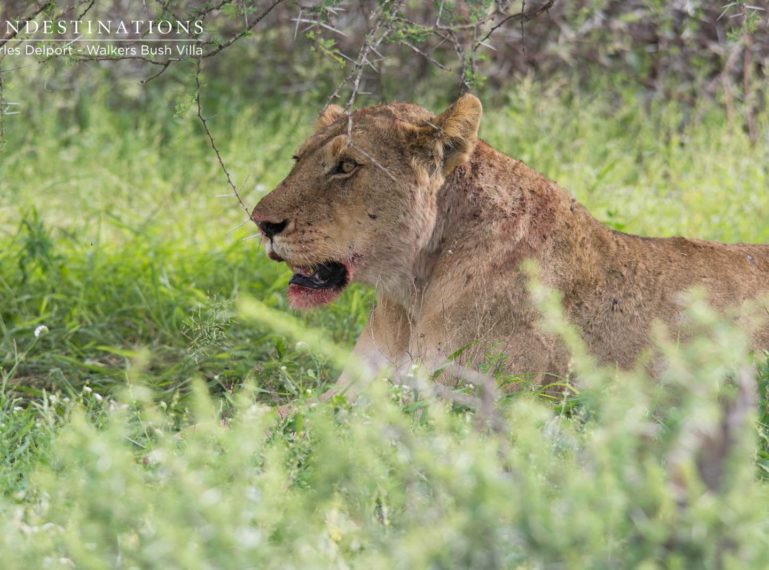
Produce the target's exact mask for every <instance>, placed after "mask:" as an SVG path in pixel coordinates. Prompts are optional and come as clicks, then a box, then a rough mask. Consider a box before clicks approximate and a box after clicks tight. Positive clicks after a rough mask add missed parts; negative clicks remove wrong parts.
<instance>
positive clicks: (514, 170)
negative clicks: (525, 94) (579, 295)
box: [395, 141, 611, 314]
mask: <svg viewBox="0 0 769 570" xmlns="http://www.w3.org/2000/svg"><path fill="white" fill-rule="evenodd" d="M610 233H611V232H610V230H608V228H606V227H604V226H603V225H602V224H601V223H600V222H598V221H597V220H595V219H594V218H592V216H590V214H589V213H588V212H587V210H585V208H583V207H582V206H581V205H580V204H578V203H577V202H576V200H574V198H572V197H571V195H570V194H568V193H567V192H566V191H564V190H562V189H561V188H559V187H558V186H557V185H556V184H554V183H553V182H551V181H549V180H547V179H546V178H545V177H544V176H543V175H541V174H539V173H538V172H536V171H535V170H533V169H531V168H529V167H527V166H526V165H525V164H523V163H522V162H520V161H518V160H514V159H512V158H510V157H508V156H506V155H504V154H502V153H500V152H498V151H496V150H494V149H493V148H491V147H490V146H488V145H487V144H486V143H484V142H482V141H479V143H478V146H477V148H476V150H475V152H474V153H473V156H472V157H471V159H470V161H469V162H468V163H467V164H465V165H463V166H460V167H458V168H456V169H455V170H454V172H452V173H451V174H450V175H449V176H448V177H447V179H446V180H445V182H444V183H443V185H442V187H441V188H440V190H439V191H438V195H437V215H436V223H435V227H434V229H433V233H432V236H431V238H430V239H429V241H428V242H427V245H426V246H425V247H424V248H423V250H422V251H421V252H419V254H418V256H417V258H416V262H415V264H414V266H413V268H412V274H411V275H410V276H409V278H408V282H407V283H405V284H404V287H403V289H402V291H401V292H400V294H397V295H395V297H396V298H399V299H400V300H401V304H402V305H403V306H404V308H405V309H407V310H408V312H409V313H411V314H418V313H419V312H420V311H419V309H420V306H421V304H422V302H423V295H424V293H425V291H426V290H428V289H430V288H436V287H446V286H447V284H448V283H449V282H451V283H453V281H452V280H453V279H457V278H458V276H459V277H462V276H463V275H464V278H465V279H472V278H474V277H477V278H483V275H484V274H489V273H490V272H496V273H498V272H500V271H509V270H511V269H514V268H515V267H516V266H517V264H518V263H519V262H520V261H522V260H523V259H526V258H533V259H535V260H538V261H540V262H541V263H542V262H546V263H547V264H548V265H554V266H557V265H559V263H558V258H564V260H566V258H569V257H572V258H573V257H574V256H578V257H579V258H581V260H582V261H583V263H582V264H581V265H580V266H581V267H584V268H585V271H586V272H587V273H586V275H585V276H582V275H575V274H573V272H572V273H570V274H568V275H566V274H565V275H563V276H556V277H560V279H557V280H558V281H561V280H563V281H564V283H563V284H564V285H566V283H565V281H567V280H571V281H573V280H575V279H576V280H583V279H589V274H590V272H591V267H594V266H596V265H598V264H600V263H602V260H601V258H603V257H604V256H605V255H606V253H607V252H606V251H605V249H606V244H607V243H608V242H609V241H610V239H609V234H610ZM554 244H555V245H554ZM563 266H573V263H564V264H563ZM468 276H469V277H468Z"/></svg>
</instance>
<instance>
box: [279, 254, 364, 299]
mask: <svg viewBox="0 0 769 570" xmlns="http://www.w3.org/2000/svg"><path fill="white" fill-rule="evenodd" d="M292 269H293V270H294V274H293V275H292V276H291V279H290V280H289V282H288V300H289V302H290V303H291V305H293V306H294V307H296V308H298V309H310V308H312V307H317V306H319V305H325V304H326V303H330V302H331V301H333V300H334V299H336V298H337V297H338V296H339V295H340V294H341V293H342V291H343V290H344V288H345V287H346V286H347V284H348V283H349V282H350V271H349V269H348V267H347V266H346V265H345V264H343V263H339V262H337V261H327V262H325V263H320V264H318V265H314V266H312V267H292Z"/></svg>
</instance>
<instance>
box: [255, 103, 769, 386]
mask: <svg viewBox="0 0 769 570" xmlns="http://www.w3.org/2000/svg"><path fill="white" fill-rule="evenodd" d="M481 114H482V107H481V103H480V101H479V100H478V99H477V98H476V97H474V96H472V95H464V96H462V97H461V98H460V99H458V100H457V101H456V102H455V103H454V104H453V105H452V106H451V107H449V108H448V109H447V110H446V111H444V112H443V113H442V114H440V115H437V116H435V115H433V114H431V113H430V112H428V111H427V110H425V109H423V108H422V107H419V106H417V105H409V104H402V103H395V104H390V105H380V106H376V107H370V108H366V109H360V110H358V111H355V112H354V113H353V114H352V116H351V123H348V117H347V115H346V114H345V113H344V112H343V110H342V109H341V108H339V107H336V106H333V105H332V106H329V107H328V108H326V110H325V111H324V112H323V114H322V115H321V117H320V118H319V120H318V123H317V125H316V131H315V133H314V134H313V135H312V136H311V137H310V138H309V139H308V140H307V141H305V143H304V144H303V145H302V146H301V147H300V148H299V150H298V151H297V152H296V155H295V156H294V159H295V161H296V164H295V165H294V167H293V169H292V170H291V172H290V173H289V175H288V176H287V177H286V178H285V179H284V180H283V181H282V182H281V183H280V184H279V185H278V187H277V188H275V189H274V190H273V191H272V192H270V193H269V194H268V195H266V196H265V197H264V198H262V200H261V201H260V202H259V203H258V204H257V206H256V207H255V208H254V210H253V214H252V218H253V220H254V221H255V222H256V223H257V224H258V226H259V228H261V231H262V233H263V239H264V243H265V245H266V248H267V252H268V254H269V256H270V258H272V259H273V260H276V261H285V262H286V263H288V265H289V266H290V267H291V268H292V270H293V271H294V272H295V273H294V275H293V276H292V277H291V280H290V282H289V285H288V298H289V300H290V302H291V303H292V305H293V306H295V307H299V308H309V307H316V306H318V305H323V304H325V303H329V302H330V301H332V300H333V299H335V298H336V297H337V296H339V294H340V293H341V292H342V290H343V289H344V288H345V287H346V286H347V285H348V284H349V283H351V282H353V281H357V282H361V283H367V284H369V285H371V286H373V287H375V288H376V291H377V294H378V303H377V306H376V308H375V309H374V311H373V313H372V314H371V318H370V320H369V322H368V324H367V326H366V328H365V330H364V331H363V334H362V335H361V336H360V338H359V339H358V342H357V344H356V346H355V350H354V353H355V354H356V355H357V356H358V357H360V359H361V360H362V361H364V362H366V363H368V364H369V365H370V366H371V368H372V369H374V370H376V369H378V368H380V367H383V366H389V367H391V368H392V369H394V370H396V371H397V370H399V369H403V368H404V366H408V365H410V364H411V363H422V364H425V365H426V366H428V367H429V366H431V365H436V364H437V363H439V362H443V361H444V360H445V358H446V357H447V356H448V355H451V354H452V353H454V352H455V351H457V350H458V349H461V348H463V347H465V349H464V351H463V352H462V359H463V360H464V361H465V362H466V363H472V362H474V361H477V359H479V358H482V357H483V355H484V353H487V352H488V351H489V349H490V348H491V349H493V350H494V351H495V352H496V353H503V354H504V355H505V357H506V359H505V360H506V362H505V365H506V367H507V369H508V371H509V372H511V373H514V374H522V375H530V376H533V377H534V378H535V379H536V380H538V381H540V382H541V381H543V380H544V379H545V378H546V377H547V376H549V375H552V376H556V377H559V376H563V375H565V374H566V373H567V369H568V364H569V355H568V354H567V352H566V350H565V349H564V347H563V346H562V344H561V343H559V342H558V341H557V340H555V339H554V338H553V337H551V336H549V335H547V334H545V333H544V332H543V331H542V330H541V329H540V328H539V327H538V325H537V323H538V320H539V319H540V316H539V314H538V312H537V311H536V310H535V309H534V308H533V306H532V304H531V302H530V300H529V296H528V293H527V288H526V277H525V275H524V274H523V272H522V270H521V268H520V264H521V262H522V261H523V260H525V259H533V260H535V261H536V262H537V263H538V265H539V266H540V268H541V273H542V279H543V281H544V282H545V284H547V285H549V286H551V287H555V288H557V289H559V290H560V291H561V292H562V294H563V301H564V308H565V311H566V314H567V315H568V317H569V318H570V319H571V321H572V322H573V323H574V324H576V325H577V326H578V327H579V328H580V330H581V331H582V334H583V337H584V340H585V342H586V344H587V346H588V347H589V349H590V350H591V351H592V352H593V353H594V354H595V355H596V356H597V357H598V358H599V359H600V360H601V361H603V362H607V363H616V364H617V365H618V366H620V367H623V368H627V367H630V366H632V365H633V363H634V362H635V360H636V358H637V357H638V356H639V354H640V353H641V352H642V350H643V349H644V348H645V347H646V346H647V344H648V335H649V329H650V325H651V323H652V321H653V320H655V319H659V320H661V321H662V322H664V323H666V324H667V325H669V326H670V327H671V328H672V330H673V331H674V332H675V331H677V330H678V329H679V328H680V326H681V320H680V319H679V318H678V315H679V313H680V310H681V307H680V305H679V303H678V294H679V293H680V292H682V291H683V290H685V289H688V288H691V287H693V286H697V285H699V286H702V287H704V288H705V289H706V290H707V292H708V295H709V300H710V302H711V303H712V304H713V305H714V306H715V307H717V308H719V309H723V308H726V307H728V306H731V305H737V304H740V303H742V302H743V301H745V300H748V299H751V298H753V297H756V296H757V295H759V294H760V293H761V292H766V291H769V246H767V245H724V244H720V243H713V242H706V241H699V240H689V239H684V238H669V239H656V238H642V237H637V236H633V235H627V234H624V233H621V232H618V231H613V230H611V229H609V228H607V227H605V226H603V225H602V224H601V223H600V222H598V221H597V220H595V219H594V218H593V217H592V216H591V215H590V214H589V213H588V212H587V210H586V209H585V208H584V207H582V206H581V205H580V204H578V203H577V202H576V200H575V199H574V198H572V197H571V196H570V195H569V194H568V193H567V192H566V191H564V190H563V189H561V188H559V187H558V186H557V185H556V184H555V183H553V182H551V181H549V180H547V179H546V178H545V177H544V176H542V175H541V174H539V173H538V172H535V171H534V170H532V169H530V168H528V167H527V166H526V165H525V164H523V163H522V162H520V161H518V160H514V159H512V158H510V157H508V156H506V155H504V154H502V153H500V152H497V151H496V150H494V149H493V148H491V147H490V146H489V145H487V144H486V143H484V142H483V141H481V140H479V139H478V127H479V125H480V121H481ZM350 129H351V130H350ZM350 135H351V138H350ZM753 341H754V346H755V348H757V349H760V348H769V328H763V329H761V330H760V331H759V332H758V333H756V335H755V336H754V338H753ZM468 347H469V348H468ZM346 381H347V379H346V378H345V375H344V374H343V375H342V378H341V379H340V383H341V385H342V386H344V384H345V383H346Z"/></svg>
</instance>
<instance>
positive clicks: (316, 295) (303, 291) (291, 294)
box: [288, 283, 344, 309]
mask: <svg viewBox="0 0 769 570" xmlns="http://www.w3.org/2000/svg"><path fill="white" fill-rule="evenodd" d="M343 290H344V287H335V288H333V289H311V288H309V287H302V286H301V285H295V284H293V283H292V284H290V285H289V286H288V302H289V303H291V306H292V307H294V308H295V309H313V308H315V307H320V306H321V305H327V304H328V303H330V302H331V301H333V300H334V299H336V298H337V297H339V295H341V294H342V291H343Z"/></svg>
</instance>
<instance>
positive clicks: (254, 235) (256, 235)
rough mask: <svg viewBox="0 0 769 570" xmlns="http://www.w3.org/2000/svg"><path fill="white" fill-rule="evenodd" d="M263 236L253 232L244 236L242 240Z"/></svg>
mask: <svg viewBox="0 0 769 570" xmlns="http://www.w3.org/2000/svg"><path fill="white" fill-rule="evenodd" d="M260 237H262V234H252V235H250V236H246V237H244V238H243V239H242V240H241V241H248V240H250V239H256V238H260Z"/></svg>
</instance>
